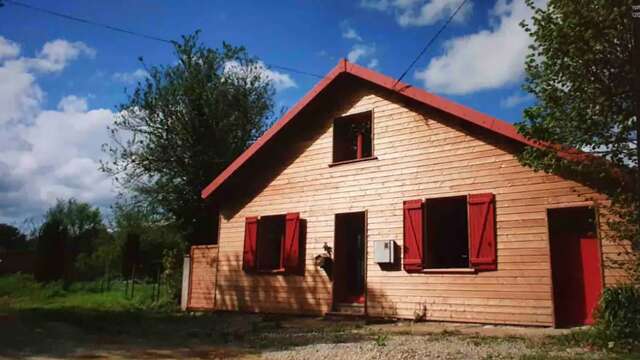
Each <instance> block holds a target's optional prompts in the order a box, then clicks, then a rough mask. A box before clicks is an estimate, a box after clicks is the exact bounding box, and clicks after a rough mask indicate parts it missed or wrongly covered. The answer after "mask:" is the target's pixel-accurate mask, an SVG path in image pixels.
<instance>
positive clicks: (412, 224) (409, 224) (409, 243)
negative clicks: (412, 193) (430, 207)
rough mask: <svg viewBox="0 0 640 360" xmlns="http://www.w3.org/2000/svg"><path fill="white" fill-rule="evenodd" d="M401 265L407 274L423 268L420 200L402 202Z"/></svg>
mask: <svg viewBox="0 0 640 360" xmlns="http://www.w3.org/2000/svg"><path fill="white" fill-rule="evenodd" d="M403 208H404V209H403V212H404V216H403V217H404V244H403V251H404V257H403V264H404V270H405V271H407V272H416V271H421V270H422V267H423V265H422V264H423V260H422V259H423V257H422V254H423V251H422V244H423V226H422V219H423V216H422V200H408V201H405V202H404V206H403Z"/></svg>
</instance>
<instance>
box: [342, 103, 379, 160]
mask: <svg viewBox="0 0 640 360" xmlns="http://www.w3.org/2000/svg"><path fill="white" fill-rule="evenodd" d="M371 119H372V112H371V111H367V112H363V113H359V114H353V115H347V116H343V117H339V118H337V119H335V120H334V121H333V162H334V163H338V162H342V161H349V160H360V159H366V158H371V157H372V156H373V147H372V141H371V140H372V138H371V133H372V132H371V123H372V121H371Z"/></svg>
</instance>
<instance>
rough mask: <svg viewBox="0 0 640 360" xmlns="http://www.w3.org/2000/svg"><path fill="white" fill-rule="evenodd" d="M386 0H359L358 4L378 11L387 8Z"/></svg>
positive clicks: (387, 2)
mask: <svg viewBox="0 0 640 360" xmlns="http://www.w3.org/2000/svg"><path fill="white" fill-rule="evenodd" d="M389 5H390V3H389V1H388V0H361V1H360V6H361V7H363V8H367V9H373V10H378V11H384V10H387V9H388V8H389Z"/></svg>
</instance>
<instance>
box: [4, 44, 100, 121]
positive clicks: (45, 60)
mask: <svg viewBox="0 0 640 360" xmlns="http://www.w3.org/2000/svg"><path fill="white" fill-rule="evenodd" d="M0 54H4V56H0V109H2V111H0V125H2V124H6V123H9V122H17V121H29V119H32V118H33V117H34V116H35V114H36V113H37V112H38V109H39V106H40V103H41V102H42V100H43V97H44V93H43V91H42V89H40V87H39V86H38V84H37V83H36V82H35V80H36V76H37V75H39V74H46V73H54V72H59V71H62V70H63V69H64V68H65V67H66V66H67V64H68V62H69V61H72V60H75V59H76V58H78V57H79V56H80V55H87V56H95V50H93V49H91V48H90V47H88V46H87V45H85V44H84V43H81V42H73V43H71V42H68V41H66V40H60V39H58V40H54V41H50V42H47V43H46V44H44V46H43V47H42V49H41V50H40V51H39V52H38V53H37V54H36V56H35V57H19V58H18V55H20V45H19V44H17V43H14V42H12V41H10V40H7V39H5V38H4V37H2V36H0Z"/></svg>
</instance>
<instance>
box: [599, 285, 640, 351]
mask: <svg viewBox="0 0 640 360" xmlns="http://www.w3.org/2000/svg"><path fill="white" fill-rule="evenodd" d="M596 319H597V323H596V329H597V330H598V331H599V332H602V333H603V335H605V336H606V337H607V338H608V339H610V340H612V341H615V340H634V339H635V340H637V339H640V289H639V288H637V287H635V286H633V285H622V286H617V287H612V288H606V289H604V291H603V293H602V297H601V298H600V303H599V304H598V309H597V311H596Z"/></svg>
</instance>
